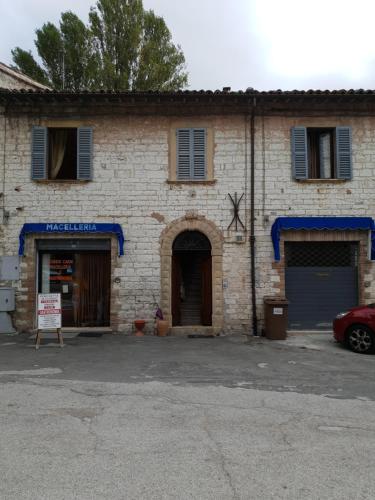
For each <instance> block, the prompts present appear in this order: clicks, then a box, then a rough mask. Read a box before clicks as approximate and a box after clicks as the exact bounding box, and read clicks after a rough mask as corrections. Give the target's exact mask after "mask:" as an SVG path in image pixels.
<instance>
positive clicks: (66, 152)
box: [31, 127, 92, 181]
mask: <svg viewBox="0 0 375 500" xmlns="http://www.w3.org/2000/svg"><path fill="white" fill-rule="evenodd" d="M31 177H32V179H34V180H52V181H59V180H90V179H91V178H92V129H91V128H90V127H79V128H47V127H33V131H32V160H31Z"/></svg>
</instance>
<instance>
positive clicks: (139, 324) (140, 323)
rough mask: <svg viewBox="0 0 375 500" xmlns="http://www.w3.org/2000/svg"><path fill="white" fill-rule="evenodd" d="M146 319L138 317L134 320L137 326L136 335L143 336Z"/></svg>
mask: <svg viewBox="0 0 375 500" xmlns="http://www.w3.org/2000/svg"><path fill="white" fill-rule="evenodd" d="M145 324H146V321H145V320H144V319H136V320H135V321H134V326H135V336H136V337H143V336H144V333H143V328H144V327H145Z"/></svg>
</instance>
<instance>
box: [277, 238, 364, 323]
mask: <svg viewBox="0 0 375 500" xmlns="http://www.w3.org/2000/svg"><path fill="white" fill-rule="evenodd" d="M285 262H286V268H285V295H286V297H287V298H288V300H289V302H290V304H289V328H290V329H294V330H296V329H297V330H298V329H302V330H307V329H312V330H326V329H330V328H331V327H332V320H333V318H334V317H335V316H336V314H337V313H339V312H341V311H345V310H347V309H348V308H350V307H354V306H356V305H358V269H357V266H358V264H357V262H358V245H357V244H356V243H326V242H324V243H313V242H312V243H285Z"/></svg>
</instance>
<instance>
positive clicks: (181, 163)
mask: <svg viewBox="0 0 375 500" xmlns="http://www.w3.org/2000/svg"><path fill="white" fill-rule="evenodd" d="M176 149H177V180H181V181H183V180H189V179H190V178H191V168H190V163H191V161H190V153H191V136H190V129H188V128H179V129H177V145H176Z"/></svg>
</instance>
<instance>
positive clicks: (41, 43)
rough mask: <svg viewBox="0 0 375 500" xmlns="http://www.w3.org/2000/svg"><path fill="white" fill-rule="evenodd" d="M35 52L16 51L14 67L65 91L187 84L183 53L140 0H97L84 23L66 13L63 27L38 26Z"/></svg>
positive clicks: (159, 19) (174, 87)
mask: <svg viewBox="0 0 375 500" xmlns="http://www.w3.org/2000/svg"><path fill="white" fill-rule="evenodd" d="M35 46H36V48H37V52H38V55H39V58H40V60H41V63H42V64H41V65H40V64H38V62H37V61H36V60H35V59H34V57H33V55H32V54H31V52H30V51H29V52H27V51H25V50H23V49H21V48H19V47H16V48H15V49H14V50H13V51H12V56H13V61H14V63H15V64H16V67H17V68H18V69H19V70H20V71H22V72H23V73H25V74H27V75H29V76H30V77H31V78H34V79H35V80H37V81H39V82H41V83H44V84H47V85H50V86H51V87H53V88H55V89H58V90H61V89H66V90H74V91H78V90H83V89H89V90H94V89H113V90H178V89H180V88H182V87H184V86H186V85H187V79H188V78H187V73H186V71H185V57H184V54H183V52H182V50H181V48H180V47H179V46H178V45H177V46H176V45H174V43H173V41H172V36H171V33H170V31H169V29H168V27H167V25H166V24H165V21H164V19H163V18H162V17H159V16H156V15H155V14H154V12H153V11H151V10H150V11H145V10H144V8H143V4H142V0H98V1H97V3H96V5H95V7H92V8H91V9H90V13H89V24H88V25H87V26H86V25H85V24H84V23H83V22H82V21H81V20H80V19H79V18H78V17H77V16H76V15H75V14H74V13H73V12H69V11H68V12H63V13H62V14H61V19H60V23H59V27H57V26H55V25H54V24H52V23H46V24H44V25H43V26H42V28H40V29H38V30H36V40H35Z"/></svg>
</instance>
